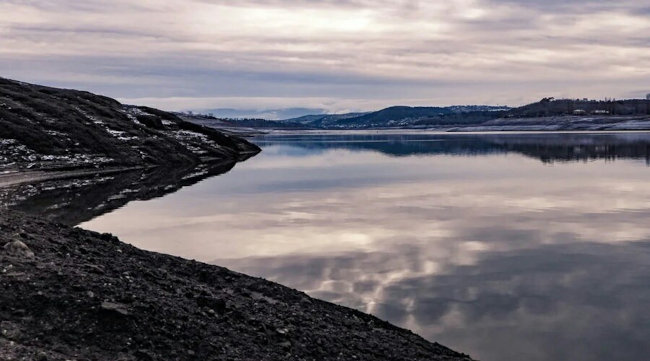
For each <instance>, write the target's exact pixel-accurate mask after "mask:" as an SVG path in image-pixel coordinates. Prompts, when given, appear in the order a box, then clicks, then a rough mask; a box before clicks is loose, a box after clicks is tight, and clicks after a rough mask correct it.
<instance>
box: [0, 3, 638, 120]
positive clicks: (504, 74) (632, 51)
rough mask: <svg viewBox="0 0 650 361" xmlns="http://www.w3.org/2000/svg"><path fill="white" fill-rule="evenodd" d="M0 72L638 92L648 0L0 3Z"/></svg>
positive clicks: (261, 93) (153, 101)
mask: <svg viewBox="0 0 650 361" xmlns="http://www.w3.org/2000/svg"><path fill="white" fill-rule="evenodd" d="M0 14H1V15H2V16H0V70H1V74H0V76H3V77H8V78H14V79H18V80H24V81H29V82H35V83H41V84H48V85H54V86H65V87H74V88H80V89H85V90H90V91H93V92H99V93H102V94H105V95H108V96H111V97H115V98H118V99H120V100H121V101H123V102H128V103H135V104H146V105H151V106H156V107H160V108H163V109H167V110H181V109H195V110H199V109H210V108H236V109H260V110H261V109H274V108H287V107H306V108H322V109H325V110H327V111H330V112H343V111H350V110H371V109H377V108H381V107H384V106H389V105H395V104H404V105H451V104H494V105H503V104H506V105H519V104H523V103H527V102H531V101H536V100H538V99H539V98H541V97H544V96H555V97H581V98H582V97H590V98H604V97H615V98H624V97H625V98H627V97H644V96H645V94H646V93H648V92H650V0H619V1H606V0H594V1H577V0H564V1H562V0H445V1H396V0H391V1H387V0H376V1H371V0H338V1H337V0H324V1H315V0H286V1H283V0H223V1H209V0H165V1H162V0H160V1H157V0H149V1H147V0H140V1H136V0H131V1H127V0H112V1H105V0H85V1H78V0H51V1H46V0H42V1H39V0H0Z"/></svg>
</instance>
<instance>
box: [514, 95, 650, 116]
mask: <svg viewBox="0 0 650 361" xmlns="http://www.w3.org/2000/svg"><path fill="white" fill-rule="evenodd" d="M560 115H601V116H602V115H650V100H646V99H625V100H614V99H607V100H588V99H554V98H544V99H542V100H540V101H539V102H537V103H533V104H528V105H524V106H523V107H519V108H515V109H511V110H510V111H508V112H507V113H506V117H511V118H534V117H548V116H560Z"/></svg>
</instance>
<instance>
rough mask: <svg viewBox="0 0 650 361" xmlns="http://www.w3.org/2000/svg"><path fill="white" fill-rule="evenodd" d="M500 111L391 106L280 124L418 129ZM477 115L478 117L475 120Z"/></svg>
mask: <svg viewBox="0 0 650 361" xmlns="http://www.w3.org/2000/svg"><path fill="white" fill-rule="evenodd" d="M506 109H508V108H504V107H493V106H483V105H467V106H449V107H408V106H392V107H388V108H385V109H381V110H378V111H374V112H367V113H348V114H321V115H306V116H303V117H300V118H294V119H287V120H283V121H282V122H284V123H300V124H303V125H305V126H310V127H314V128H324V129H364V128H391V127H393V128H395V127H397V128H399V127H422V126H425V125H427V124H438V123H450V124H463V123H464V122H466V121H467V120H468V119H469V120H471V121H472V122H474V123H476V122H477V121H484V120H486V119H494V118H495V117H496V116H497V114H498V112H499V111H503V110H506ZM477 114H480V116H477Z"/></svg>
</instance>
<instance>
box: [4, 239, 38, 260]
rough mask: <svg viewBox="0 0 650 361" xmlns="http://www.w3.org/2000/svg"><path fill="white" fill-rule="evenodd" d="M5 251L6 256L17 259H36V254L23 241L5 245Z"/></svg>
mask: <svg viewBox="0 0 650 361" xmlns="http://www.w3.org/2000/svg"><path fill="white" fill-rule="evenodd" d="M4 251H5V253H6V254H8V255H11V256H15V257H22V258H34V252H32V250H31V249H29V247H27V245H26V244H25V243H23V242H22V241H13V242H9V243H7V244H5V246H4Z"/></svg>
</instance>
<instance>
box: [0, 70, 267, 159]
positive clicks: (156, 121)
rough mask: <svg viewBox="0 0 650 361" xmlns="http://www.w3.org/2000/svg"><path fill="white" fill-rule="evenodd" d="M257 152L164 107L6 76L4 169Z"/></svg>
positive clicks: (2, 90)
mask: <svg viewBox="0 0 650 361" xmlns="http://www.w3.org/2000/svg"><path fill="white" fill-rule="evenodd" d="M257 152H259V148H258V147H256V146H255V145H253V144H251V143H249V142H247V141H246V140H243V139H241V138H238V137H234V136H229V135H226V134H224V133H222V132H220V131H218V130H215V129H212V128H207V127H203V126H200V125H196V124H193V123H190V122H186V121H184V120H182V119H180V118H179V117H177V116H176V115H174V114H171V113H167V112H164V111H161V110H157V109H153V108H148V107H137V106H128V105H123V104H120V103H119V102H118V101H116V100H114V99H111V98H108V97H104V96H100V95H95V94H92V93H88V92H84V91H77V90H68V89H57V88H51V87H45V86H39V85H33V84H27V83H22V82H17V81H13V80H8V79H3V78H0V171H7V170H16V169H53V168H55V169H70V168H80V167H109V166H118V167H124V166H148V165H159V164H167V165H169V164H180V163H183V164H190V163H194V164H196V163H198V162H200V161H201V160H203V159H208V158H218V159H233V160H237V159H240V158H244V157H247V156H250V155H251V154H255V153H257Z"/></svg>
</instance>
